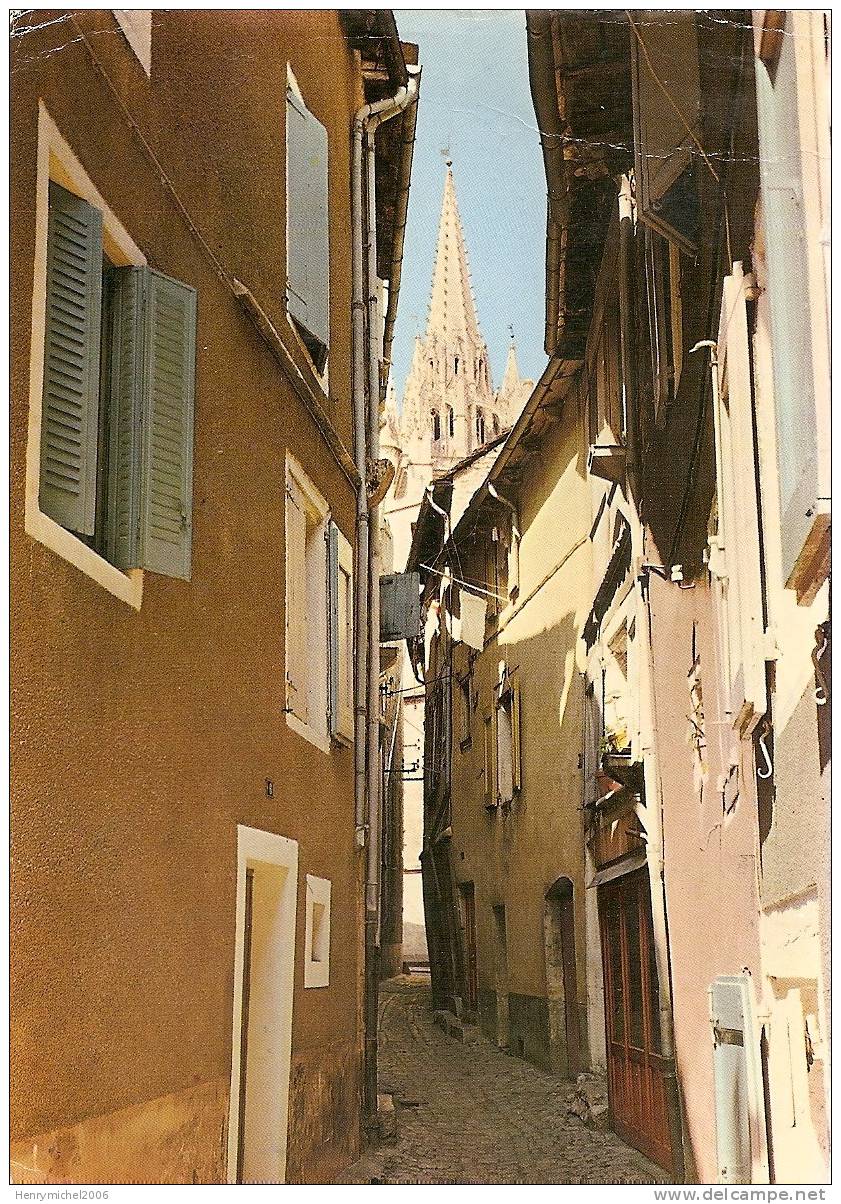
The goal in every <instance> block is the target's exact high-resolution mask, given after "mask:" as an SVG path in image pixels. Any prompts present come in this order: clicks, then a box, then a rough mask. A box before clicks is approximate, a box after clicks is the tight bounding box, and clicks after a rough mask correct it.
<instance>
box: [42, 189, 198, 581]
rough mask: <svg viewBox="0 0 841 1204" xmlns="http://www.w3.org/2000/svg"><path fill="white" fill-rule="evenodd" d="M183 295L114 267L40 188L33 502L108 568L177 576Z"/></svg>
mask: <svg viewBox="0 0 841 1204" xmlns="http://www.w3.org/2000/svg"><path fill="white" fill-rule="evenodd" d="M195 339H196V293H195V290H194V289H192V288H190V287H189V286H188V285H185V284H181V283H179V282H178V281H177V280H172V279H171V278H170V277H168V276H164V275H162V274H161V273H160V272H155V271H152V270H150V269H149V268H146V267H117V266H115V265H114V264H113V263H112V262H111V260H110V258H109V257H108V256H107V255H106V253H105V250H104V230H103V214H102V211H101V210H100V209H98V208H97V207H96V206H95V205H92V204H91V203H90V202H88V201H86V200H84V199H83V198H82V197H80V196H77V195H76V194H75V193H73V192H71V191H69V190H68V189H67V188H64V187H62V186H61V185H60V184H58V183H56V182H54V181H53V182H51V183H50V184H49V211H48V228H47V254H46V312H45V324H44V369H43V395H42V404H41V430H40V477H39V489H38V505H39V509H40V511H41V513H43V514H45V515H47V516H48V517H49V518H51V519H52V520H53V521H54V522H56V523H57V524H58V525H59V526H61V527H63V528H64V529H65V530H66V531H69V532H72V533H73V534H74V535H75V536H76V537H78V538H79V539H80V540H82V541H83V542H84V543H85V544H87V546H88V547H90V548H91V549H92V550H93V551H94V552H95V553H96V554H97V555H99V556H100V557H102V558H103V559H105V560H107V561H108V563H109V564H111V565H113V566H114V567H116V568H118V569H120V570H128V569H136V568H145V569H150V570H151V571H153V572H156V573H160V574H163V575H165V576H169V577H179V578H183V579H185V580H189V577H190V559H191V555H190V554H191V526H192V521H191V520H192V514H191V511H192V469H193V395H194V388H195V379H194V378H195V355H196V351H195Z"/></svg>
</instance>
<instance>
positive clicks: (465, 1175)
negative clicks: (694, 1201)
mask: <svg viewBox="0 0 841 1204" xmlns="http://www.w3.org/2000/svg"><path fill="white" fill-rule="evenodd" d="M379 1042H380V1045H379V1077H380V1091H381V1092H384V1093H391V1094H393V1096H394V1105H395V1112H396V1122H397V1138H396V1141H394V1142H392V1143H390V1144H389V1143H383V1144H380V1145H379V1146H377V1147H375V1148H372V1149H371V1150H369V1151H368V1152H367V1153H366V1155H365V1156H364V1157H363V1158H362V1159H361V1160H360V1162H358V1163H357V1164H356V1165H355V1166H354V1167H353V1168H352V1170H351V1172H349V1174H348V1175H347V1176H346V1177H344V1178H343V1180H342V1182H345V1183H366V1182H372V1181H373V1182H379V1183H388V1184H396V1183H427V1184H430V1183H434V1184H454V1183H455V1184H463V1183H486V1184H487V1183H532V1184H535V1183H538V1184H547V1183H653V1182H663V1181H664V1180H663V1174H662V1172H661V1171H659V1170H658V1169H657V1168H656V1167H654V1166H653V1165H652V1164H651V1163H650V1162H649V1161H648V1160H647V1159H646V1158H644V1157H643V1156H642V1154H638V1153H637V1152H636V1151H635V1150H632V1149H630V1148H629V1147H628V1146H626V1145H625V1144H624V1142H622V1141H620V1140H619V1138H618V1137H616V1136H615V1134H613V1133H600V1132H594V1131H592V1130H590V1129H588V1128H586V1127H585V1126H584V1125H583V1124H582V1123H581V1122H580V1121H579V1120H578V1119H577V1118H575V1117H573V1116H570V1115H568V1114H567V1111H566V1099H567V1095H568V1094H569V1092H570V1090H571V1084H570V1082H569V1081H568V1080H565V1079H560V1078H557V1077H556V1076H554V1075H551V1074H547V1073H546V1072H545V1071H542V1070H538V1069H537V1068H536V1067H535V1066H532V1065H531V1064H530V1063H528V1062H524V1061H523V1060H522V1059H520V1058H516V1057H512V1056H510V1055H509V1054H506V1053H503V1052H502V1051H501V1050H498V1049H497V1048H496V1047H495V1046H494V1045H492V1044H491V1042H489V1041H486V1040H484V1039H483V1040H482V1041H481V1042H479V1043H477V1044H473V1045H462V1044H461V1043H460V1042H458V1041H456V1040H454V1039H452V1038H450V1037H447V1036H446V1035H445V1034H444V1033H443V1032H442V1031H441V1030H440V1029H439V1028H438V1027H437V1026H436V1025H435V1024H434V1023H433V1020H432V1012H431V1003H430V994H429V986H428V979H421V978H405V977H404V978H396V979H393V980H392V981H391V982H388V983H384V984H383V985H382V986H381V988H380V1032H379Z"/></svg>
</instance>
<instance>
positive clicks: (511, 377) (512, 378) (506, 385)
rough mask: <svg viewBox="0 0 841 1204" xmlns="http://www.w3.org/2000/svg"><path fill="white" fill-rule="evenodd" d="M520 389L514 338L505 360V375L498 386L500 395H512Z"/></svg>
mask: <svg viewBox="0 0 841 1204" xmlns="http://www.w3.org/2000/svg"><path fill="white" fill-rule="evenodd" d="M519 391H520V369H519V368H518V367H517V349H516V347H515V346H514V340H513V339H512V340H511V346H510V347H509V348H508V359H507V360H506V361H505V375H504V376H503V378H502V384H501V385H500V386H499V395H500V397H508V396H513V395H514V394H516V393H519Z"/></svg>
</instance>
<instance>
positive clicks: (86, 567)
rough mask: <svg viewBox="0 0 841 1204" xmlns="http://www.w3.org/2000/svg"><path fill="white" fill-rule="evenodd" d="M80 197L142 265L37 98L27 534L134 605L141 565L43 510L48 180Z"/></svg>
mask: <svg viewBox="0 0 841 1204" xmlns="http://www.w3.org/2000/svg"><path fill="white" fill-rule="evenodd" d="M51 180H53V181H54V182H55V183H57V184H60V185H61V186H62V187H63V188H66V189H68V190H69V191H70V192H73V193H75V194H76V196H78V197H81V198H82V200H85V201H87V202H88V204H90V205H93V206H94V207H95V208H96V209H99V210H100V212H101V213H102V237H103V246H104V249H105V252H106V254H107V255H108V258H109V259H110V260H111V262H112V263H114V264H115V265H116V266H117V267H131V266H136V267H145V266H146V257H145V255H144V254H143V252H142V251H141V250H140V248H139V247H138V246H137V244H136V243H135V241H134V239H133V238H132V237H131V236H130V234H129V233H128V232H127V230H126V229H125V227H124V226H123V225H122V223H121V222H120V221H119V219H118V218H117V217H116V216H115V215H114V213H113V212H112V210H111V209H110V207H109V206H108V204H107V203H106V201H105V200H104V198H103V196H102V194H101V193H100V192H99V190H98V189H97V188H96V186H95V184H94V183H93V181H92V180H91V178H90V176H89V175H88V174H87V172H86V171H85V169H84V168H83V167H82V164H81V162H80V161H79V159H78V158H77V156H76V154H75V153H74V152H73V150H72V149H71V147H70V144H69V143H68V142H67V140H66V139H65V138H64V137H63V136H62V134H61V133H60V131H59V129H58V126H57V125H56V123H55V122H54V121H53V119H52V117H51V116H50V114H49V113H48V111H47V109H46V106H45V105H44V103H43V101H39V104H38V150H37V167H36V185H35V268H34V275H33V282H32V337H31V340H30V354H29V428H28V432H27V441H26V500H25V505H24V529H25V531H26V534H27V535H29V536H31V538H32V539H35V540H37V541H38V543H41V544H43V545H44V547H46V548H49V549H50V551H52V552H55V553H56V555H58V556H60V557H61V558H62V559H63V560H66V561H67V562H68V563H69V564H72V565H74V566H75V567H76V568H77V569H79V570H80V572H82V573H85V575H86V576H88V577H90V578H92V580H94V581H96V582H97V584H98V585H101V586H102V587H103V589H106V590H108V592H109V593H111V594H113V595H114V597H115V598H119V599H120V601H121V602H125V603H126V604H127V605H128V606H131V607H133V608H134V609H135V610H140V605H141V602H142V599H143V570H142V569H128V570H127V571H126V572H122V571H121V570H120V569H118V568H115V567H114V565H113V564H111V563H109V561H107V560H106V559H105V558H104V557H103V556H100V554H99V553H98V552H95V551H94V550H93V548H90V547H88V545H87V544H86V543H83V542H82V540H81V539H79V538H78V537H77V536H76V535H74V534H73V532H72V531H68V530H66V529H65V528H64V527H62V526H60V525H59V524H58V523H57V522H56V521H55V519H52V518H50V516H49V515H48V514H45V513H44V512H43V511H42V510H41V505H40V500H39V499H40V492H41V420H42V410H43V392H44V351H45V346H44V342H45V330H46V312H47V233H48V222H49V195H50V181H51Z"/></svg>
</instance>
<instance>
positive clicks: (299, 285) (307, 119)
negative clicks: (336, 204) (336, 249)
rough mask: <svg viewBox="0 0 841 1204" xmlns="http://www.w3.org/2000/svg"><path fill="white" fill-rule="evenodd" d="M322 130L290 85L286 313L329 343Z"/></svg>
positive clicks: (325, 204) (325, 155)
mask: <svg viewBox="0 0 841 1204" xmlns="http://www.w3.org/2000/svg"><path fill="white" fill-rule="evenodd" d="M328 207H329V206H328V188H327V131H326V129H325V128H324V126H323V125H322V124H321V122H320V121H319V120H318V119H317V118H316V117H314V116H313V114H312V113H311V112H310V111H309V109H308V108H307V107H306V105H305V104H304V102H303V100H302V99H301V97H300V96H299V95H298V94H297V93H296V91H295V89H294V88H293V87H291V86H290V87H288V88H287V91H286V292H287V307H288V310H289V314H290V316H291V317H293V318H294V319H295V320H296V321H297V322H299V323H300V324H301V326H303V328H304V329H305V331H306V332H307V333H308V334H310V335H312V336H313V337H314V338H315V339H316V340H317V341H318V342H319V343H320V344H321V345H322V346H323V347H324V348H325V349H326V348H327V347H328V346H329V343H330V324H329V298H330V246H329V225H328Z"/></svg>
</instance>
